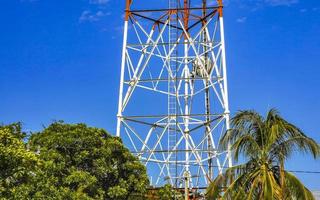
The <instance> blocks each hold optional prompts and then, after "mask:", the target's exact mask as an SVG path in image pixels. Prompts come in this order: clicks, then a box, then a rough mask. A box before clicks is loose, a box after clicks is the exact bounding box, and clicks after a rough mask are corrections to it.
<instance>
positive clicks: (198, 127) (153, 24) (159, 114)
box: [117, 0, 232, 189]
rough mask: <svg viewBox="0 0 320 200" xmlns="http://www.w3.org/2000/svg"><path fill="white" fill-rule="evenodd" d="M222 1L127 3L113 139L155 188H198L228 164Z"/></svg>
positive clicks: (156, 0) (151, 0)
mask: <svg viewBox="0 0 320 200" xmlns="http://www.w3.org/2000/svg"><path fill="white" fill-rule="evenodd" d="M222 10H223V5H222V0H211V1H207V0H163V1H160V0H148V1H142V0H126V11H125V24H124V37H123V51H122V63H121V77H120V92H119V108H118V116H117V117H118V123H117V136H119V137H121V138H122V139H123V141H124V143H125V144H126V145H127V146H128V147H129V148H130V150H131V151H132V153H134V154H135V155H136V156H137V157H138V158H139V159H140V161H141V162H143V163H144V164H145V165H146V166H147V169H148V173H149V176H150V178H151V180H152V184H153V185H154V186H161V185H164V184H166V183H169V184H171V185H173V186H174V187H176V188H183V187H186V188H189V189H191V188H202V187H206V185H207V184H208V183H209V182H210V181H211V180H212V179H213V178H214V177H216V176H217V175H218V174H219V173H222V171H223V170H224V169H225V168H227V167H231V166H232V160H231V152H230V151H229V150H221V148H219V143H218V141H219V139H220V137H221V135H222V134H223V133H225V131H226V130H228V129H229V104H228V85H227V66H226V55H225V42H224V25H223V12H222Z"/></svg>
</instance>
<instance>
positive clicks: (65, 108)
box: [0, 0, 320, 190]
mask: <svg viewBox="0 0 320 200" xmlns="http://www.w3.org/2000/svg"><path fill="white" fill-rule="evenodd" d="M137 1H139V0H137ZM140 1H141V0H140ZM143 1H144V2H151V0H143ZM124 2H125V1H124V0H1V1H0V24H1V26H0V27H1V28H0V30H1V31H0V92H1V98H0V122H3V123H11V122H16V121H21V122H23V123H24V128H25V130H28V131H37V130H40V129H41V128H42V127H43V126H46V125H48V124H49V123H50V122H52V121H53V120H64V121H66V122H68V123H75V122H85V123H87V124H89V125H91V126H97V127H101V128H105V129H107V130H108V131H109V132H110V133H115V126H116V117H115V116H116V110H117V98H118V87H119V73H120V60H121V57H120V56H121V48H120V47H121V45H122V44H121V43H122V25H123V19H122V16H123V9H124ZM225 31H226V46H227V62H228V72H229V93H230V106H231V111H232V114H234V113H236V111H238V110H243V109H256V110H257V111H259V112H261V113H265V112H266V111H267V110H268V109H270V108H273V107H276V108H278V109H279V111H280V112H281V113H282V115H283V116H284V117H285V118H286V119H288V120H289V121H290V122H292V123H294V124H296V125H297V126H299V127H300V128H301V129H302V130H304V131H305V133H307V134H308V135H309V136H311V137H313V138H315V139H316V140H317V141H318V142H320V125H319V124H318V123H319V111H320V100H319V99H320V92H319V91H320V90H319V86H320V78H319V74H320V62H319V59H320V1H318V0H228V1H227V2H226V6H225ZM287 168H288V169H289V170H308V171H320V161H313V160H312V158H310V157H309V156H305V155H298V156H295V157H294V158H293V159H291V160H290V161H289V162H288V164H287ZM297 175H298V176H299V177H300V178H301V179H302V180H303V182H304V183H305V184H306V185H307V186H308V187H310V188H311V189H317V190H320V181H319V180H320V174H297Z"/></svg>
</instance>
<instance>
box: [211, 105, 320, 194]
mask: <svg viewBox="0 0 320 200" xmlns="http://www.w3.org/2000/svg"><path fill="white" fill-rule="evenodd" d="M232 127H233V129H231V130H230V131H228V132H227V133H226V134H225V135H224V136H223V138H222V139H221V141H220V143H221V146H222V148H224V149H226V148H228V144H231V149H232V151H233V152H234V159H235V160H236V161H238V159H239V157H240V156H241V155H242V156H244V158H245V159H247V162H246V163H244V164H242V165H238V166H235V167H232V168H230V169H228V170H227V171H226V172H225V174H224V175H221V176H219V177H217V178H216V179H215V181H214V182H212V183H211V184H210V186H209V187H208V190H207V196H208V198H209V199H218V198H220V197H221V198H222V199H241V200H242V199H249V200H251V199H266V200H269V199H270V200H273V199H275V200H287V199H288V200H291V199H308V200H312V199H314V197H313V196H312V194H311V192H310V191H309V190H308V189H307V188H306V187H305V186H304V185H303V184H302V183H301V182H300V181H299V180H298V179H297V178H296V177H295V176H294V175H293V174H291V173H289V172H286V171H285V170H284V162H285V161H286V160H287V159H288V158H290V156H292V154H293V153H294V152H295V151H298V152H303V153H311V154H312V155H313V156H314V158H317V157H318V156H319V153H320V147H319V145H318V144H317V143H316V142H315V141H314V140H312V139H311V138H309V137H307V136H306V135H305V134H304V133H303V132H302V131H301V130H300V129H299V128H297V127H296V126H294V125H293V124H291V123H289V122H287V121H286V120H284V119H283V118H282V117H281V116H280V115H279V114H278V112H277V111H276V110H270V111H269V113H268V114H267V116H266V118H264V117H262V116H260V115H259V114H258V113H256V112H254V111H243V112H240V113H238V114H237V115H236V116H235V117H234V118H233V119H232ZM226 186H228V187H227V188H226Z"/></svg>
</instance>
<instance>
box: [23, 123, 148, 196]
mask: <svg viewBox="0 0 320 200" xmlns="http://www.w3.org/2000/svg"><path fill="white" fill-rule="evenodd" d="M29 146H30V148H31V149H32V150H33V151H34V152H37V153H38V154H39V157H40V159H41V160H42V161H43V164H42V165H41V168H40V170H38V171H37V174H36V176H35V177H34V179H33V181H32V182H31V183H30V184H29V188H28V191H29V193H28V195H29V198H31V199H84V200H87V199H115V200H122V199H123V200H124V199H139V198H140V199H143V198H142V196H143V195H144V193H145V192H146V188H147V186H148V185H149V181H148V177H147V175H146V169H145V167H144V166H143V165H142V164H140V162H139V161H138V160H137V159H136V158H135V157H134V156H133V155H132V154H131V153H130V152H129V151H128V150H127V149H126V148H125V147H124V146H123V144H122V142H121V140H120V139H119V138H115V137H112V136H110V135H109V134H108V133H107V132H106V131H104V130H103V129H98V128H91V127H87V126H86V125H85V124H75V125H71V124H64V123H62V122H56V123H53V124H52V125H50V126H49V127H48V128H46V129H44V130H43V131H42V132H39V133H36V134H33V135H32V137H31V139H30V141H29Z"/></svg>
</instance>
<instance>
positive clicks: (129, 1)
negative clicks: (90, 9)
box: [125, 0, 223, 21]
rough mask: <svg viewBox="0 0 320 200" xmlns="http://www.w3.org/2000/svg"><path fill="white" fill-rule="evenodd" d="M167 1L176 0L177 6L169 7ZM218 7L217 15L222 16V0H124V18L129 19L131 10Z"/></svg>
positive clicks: (178, 9)
mask: <svg viewBox="0 0 320 200" xmlns="http://www.w3.org/2000/svg"><path fill="white" fill-rule="evenodd" d="M168 1H176V3H175V4H176V5H177V8H169V7H170V6H169V4H168ZM212 8H220V9H219V15H220V16H222V8H223V0H167V1H159V0H148V3H145V1H142V0H126V7H125V12H126V14H125V20H126V21H128V20H129V16H130V13H131V12H137V11H139V12H142V11H143V12H157V11H158V12H160V11H170V10H171V11H178V12H179V11H183V10H199V11H201V10H202V9H212Z"/></svg>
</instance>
